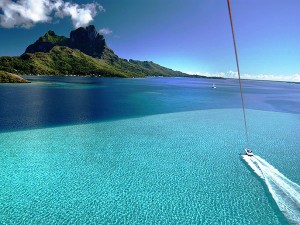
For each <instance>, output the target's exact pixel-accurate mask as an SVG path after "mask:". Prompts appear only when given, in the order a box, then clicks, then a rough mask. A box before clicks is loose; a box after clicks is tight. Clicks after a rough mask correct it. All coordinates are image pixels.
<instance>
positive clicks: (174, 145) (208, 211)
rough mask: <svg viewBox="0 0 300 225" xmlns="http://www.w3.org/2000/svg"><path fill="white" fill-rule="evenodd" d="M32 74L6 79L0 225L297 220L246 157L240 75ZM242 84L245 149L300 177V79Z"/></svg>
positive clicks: (0, 111) (1, 105) (0, 132)
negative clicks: (131, 76) (21, 80)
mask: <svg viewBox="0 0 300 225" xmlns="http://www.w3.org/2000/svg"><path fill="white" fill-rule="evenodd" d="M29 79H31V80H32V81H33V82H32V83H31V84H18V85H17V84H1V85H0V93H1V95H0V165H1V170H0V181H1V182H0V211H1V213H0V224H50V223H54V224H74V223H75V224H289V222H291V221H290V220H289V218H287V215H286V214H284V213H282V211H281V210H280V207H279V206H278V204H277V202H276V200H274V198H273V197H272V195H271V193H270V190H269V186H268V185H266V183H265V182H264V181H263V180H262V179H261V178H260V177H259V176H257V175H256V174H255V173H254V171H253V170H252V169H251V167H249V166H248V164H247V163H246V162H245V161H244V160H243V159H242V158H241V157H240V154H241V153H243V148H244V147H246V146H245V145H246V144H245V135H244V127H243V115H242V110H241V100H240V94H239V87H238V82H237V81H236V80H221V79H217V80H212V79H197V78H147V79H117V78H84V77H29ZM213 83H215V84H216V86H217V88H216V89H212V88H211V86H212V84H213ZM243 84H244V85H243V87H244V90H245V105H246V108H247V109H246V114H247V119H248V120H247V122H248V129H249V146H247V147H250V148H251V149H252V150H253V151H254V152H255V154H257V155H259V156H260V157H262V158H264V159H265V160H266V161H268V163H270V164H271V165H273V166H274V167H275V168H276V169H278V170H279V171H280V172H281V173H282V174H284V175H285V176H286V177H287V178H289V179H290V180H292V181H293V182H295V183H298V184H300V173H299V171H300V164H299V160H300V156H299V147H300V139H299V132H300V84H294V83H284V82H268V81H250V80H245V81H244V82H243Z"/></svg>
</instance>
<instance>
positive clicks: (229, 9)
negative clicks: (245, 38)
mask: <svg viewBox="0 0 300 225" xmlns="http://www.w3.org/2000/svg"><path fill="white" fill-rule="evenodd" d="M227 5H228V12H229V17H230V25H231V32H232V39H233V45H234V53H235V61H236V67H237V70H238V76H239V84H240V94H241V99H242V108H243V115H244V126H245V134H246V143H247V146H248V129H247V121H246V112H245V103H244V96H243V88H242V81H241V74H240V66H239V59H238V52H237V48H236V41H235V35H234V27H233V22H232V12H231V6H230V0H227Z"/></svg>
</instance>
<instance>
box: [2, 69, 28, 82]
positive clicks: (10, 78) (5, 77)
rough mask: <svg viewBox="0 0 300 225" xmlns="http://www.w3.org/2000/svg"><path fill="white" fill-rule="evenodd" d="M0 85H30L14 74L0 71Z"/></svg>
mask: <svg viewBox="0 0 300 225" xmlns="http://www.w3.org/2000/svg"><path fill="white" fill-rule="evenodd" d="M0 83H30V82H29V81H28V80H26V79H24V78H22V77H20V76H18V75H16V74H12V73H8V72H5V71H1V70H0Z"/></svg>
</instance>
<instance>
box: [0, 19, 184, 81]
mask: <svg viewBox="0 0 300 225" xmlns="http://www.w3.org/2000/svg"><path fill="white" fill-rule="evenodd" d="M0 70H3V71H7V72H11V73H15V74H20V75H22V74H33V75H38V74H40V75H68V74H76V75H91V76H111V77H145V76H186V75H187V74H184V73H181V72H179V71H174V70H171V69H168V68H166V67H162V66H160V65H158V64H156V63H153V62H151V61H138V60H126V59H122V58H119V57H118V56H117V55H116V54H115V53H114V52H113V50H111V49H110V48H109V47H108V46H107V44H106V42H105V39H104V37H103V36H102V35H100V34H99V33H98V32H97V31H96V29H95V27H94V26H93V25H90V26H88V27H80V28H78V29H76V30H74V31H72V32H71V33H70V38H67V37H64V36H58V35H56V34H55V33H54V31H48V32H47V33H46V34H45V35H44V36H42V37H40V38H39V39H38V40H37V41H36V42H35V43H33V44H31V45H29V46H28V47H27V48H26V51H25V53H24V54H22V55H21V56H17V57H0Z"/></svg>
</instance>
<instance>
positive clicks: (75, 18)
mask: <svg viewBox="0 0 300 225" xmlns="http://www.w3.org/2000/svg"><path fill="white" fill-rule="evenodd" d="M0 9H1V11H2V12H1V11H0V25H1V26H2V27H5V28H12V27H24V28H30V27H32V26H33V25H34V24H36V23H46V22H50V21H51V20H52V17H59V18H63V17H65V16H70V17H71V19H72V22H73V25H74V27H76V28H77V27H80V26H86V25H88V24H89V23H90V22H91V21H92V20H93V18H94V17H95V16H96V14H97V11H98V10H99V11H105V10H104V8H103V7H102V6H101V5H99V4H98V3H91V4H82V5H78V4H76V3H70V2H64V1H63V0H18V1H16V2H15V1H12V0H0Z"/></svg>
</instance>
